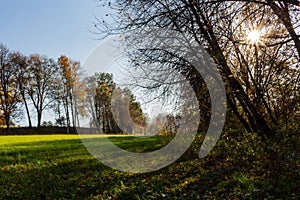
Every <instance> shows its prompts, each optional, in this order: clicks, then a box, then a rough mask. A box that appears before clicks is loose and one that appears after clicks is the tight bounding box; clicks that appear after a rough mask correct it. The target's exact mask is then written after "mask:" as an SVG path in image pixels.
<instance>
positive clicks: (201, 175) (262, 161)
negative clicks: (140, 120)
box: [0, 133, 300, 199]
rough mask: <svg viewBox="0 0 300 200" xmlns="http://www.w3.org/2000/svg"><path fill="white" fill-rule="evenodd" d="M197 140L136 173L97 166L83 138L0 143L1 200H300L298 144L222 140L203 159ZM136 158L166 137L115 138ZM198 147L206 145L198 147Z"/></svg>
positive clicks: (235, 137)
mask: <svg viewBox="0 0 300 200" xmlns="http://www.w3.org/2000/svg"><path fill="white" fill-rule="evenodd" d="M201 137H202V136H199V137H198V138H197V139H198V140H197V141H196V142H195V143H194V144H193V146H192V147H191V148H190V149H189V150H188V151H187V153H186V154H185V155H184V156H182V157H181V158H180V159H179V160H178V161H176V162H175V163H173V164H171V165H170V166H168V167H166V168H164V169H161V170H159V171H156V172H152V173H146V174H132V173H125V172H119V171H116V170H114V169H111V168H109V167H107V166H105V165H103V164H101V163H100V162H99V161H98V160H96V159H94V157H93V156H92V155H90V154H89V153H88V152H87V150H86V149H85V148H84V146H83V144H82V143H81V140H80V138H79V136H78V135H35V136H1V137H0V161H1V162H0V163H1V164H0V167H1V168H0V199H162V198H164V199H263V198H265V199H298V198H300V189H299V187H298V186H299V185H300V152H299V151H300V148H299V147H300V138H299V136H296V135H294V136H290V137H289V138H288V139H283V138H284V137H278V138H276V139H274V140H272V141H264V140H262V139H261V138H259V137H258V136H257V135H256V134H244V135H243V136H241V135H239V134H235V133H224V134H223V136H222V138H221V139H220V140H219V141H218V143H217V146H216V147H215V148H214V149H213V151H212V152H211V153H210V154H209V155H208V156H207V157H205V158H204V159H199V158H197V151H198V150H199V145H200V144H201ZM110 138H111V140H112V141H113V142H115V143H116V144H118V145H119V146H121V147H122V148H124V149H127V150H130V151H137V152H141V151H151V150H153V149H157V148H159V147H160V146H162V145H163V144H164V143H166V141H167V139H165V138H163V137H154V138H145V139H137V138H131V137H126V136H111V137H110ZM199 141H200V144H199Z"/></svg>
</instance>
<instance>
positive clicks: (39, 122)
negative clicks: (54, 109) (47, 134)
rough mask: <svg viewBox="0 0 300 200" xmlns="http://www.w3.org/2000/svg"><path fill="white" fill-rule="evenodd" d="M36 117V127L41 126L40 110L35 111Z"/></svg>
mask: <svg viewBox="0 0 300 200" xmlns="http://www.w3.org/2000/svg"><path fill="white" fill-rule="evenodd" d="M37 118H38V124H37V126H38V127H41V122H42V112H41V111H40V110H38V111H37Z"/></svg>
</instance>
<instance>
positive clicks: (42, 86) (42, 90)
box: [28, 55, 58, 127]
mask: <svg viewBox="0 0 300 200" xmlns="http://www.w3.org/2000/svg"><path fill="white" fill-rule="evenodd" d="M29 70H30V75H29V84H30V88H29V91H28V95H29V97H30V99H31V101H32V103H33V106H34V108H35V110H36V112H37V126H38V127H40V126H41V120H42V114H43V111H44V110H45V109H47V108H49V106H50V104H51V103H52V99H53V92H54V89H55V87H54V84H55V83H54V80H55V79H54V77H55V76H56V72H57V71H58V67H57V64H56V62H55V61H54V60H53V59H49V58H47V57H44V56H40V55H30V57H29Z"/></svg>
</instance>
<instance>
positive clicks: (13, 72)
mask: <svg viewBox="0 0 300 200" xmlns="http://www.w3.org/2000/svg"><path fill="white" fill-rule="evenodd" d="M16 55H17V54H14V53H10V52H9V50H8V48H7V47H5V46H4V45H3V44H0V111H1V117H3V118H4V121H5V124H6V128H7V130H8V129H9V127H10V124H11V123H12V117H16V116H17V115H18V114H20V113H19V112H18V104H19V103H20V102H21V99H20V91H19V88H18V80H17V77H18V68H17V65H15V63H16V62H15V59H16Z"/></svg>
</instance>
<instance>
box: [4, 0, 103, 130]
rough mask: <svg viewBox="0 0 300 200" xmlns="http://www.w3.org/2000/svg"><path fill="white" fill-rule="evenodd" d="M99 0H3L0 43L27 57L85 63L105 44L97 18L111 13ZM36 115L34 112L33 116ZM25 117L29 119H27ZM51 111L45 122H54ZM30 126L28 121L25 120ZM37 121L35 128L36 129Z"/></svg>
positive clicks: (22, 121) (25, 123) (48, 112)
mask: <svg viewBox="0 0 300 200" xmlns="http://www.w3.org/2000/svg"><path fill="white" fill-rule="evenodd" d="M98 2H99V1H97V0H2V1H1V4H0V5H1V12H0V43H3V44H5V45H6V46H7V47H8V48H9V49H10V50H17V51H20V52H22V53H23V54H25V55H30V54H33V53H38V54H41V55H46V56H48V57H51V58H54V59H55V60H56V59H57V58H58V57H59V56H60V55H62V54H64V55H67V56H68V57H70V58H72V59H73V60H77V61H80V62H83V61H84V60H85V59H86V57H88V55H89V53H90V52H91V51H92V50H94V49H95V47H97V46H98V44H99V43H101V41H100V40H97V38H99V36H97V35H95V34H93V33H91V32H90V30H93V31H95V28H94V26H93V23H92V22H93V21H95V18H94V17H95V16H97V17H98V18H102V17H103V18H105V17H106V16H105V14H106V13H107V12H108V10H107V9H105V8H103V7H99V3H98ZM32 114H34V112H32ZM24 117H25V115H24ZM54 117H55V116H54V115H53V113H52V112H50V111H45V112H44V113H43V119H42V120H43V121H49V120H51V121H54ZM19 123H21V125H27V120H25V121H24V120H21V122H19ZM35 123H36V122H35V118H33V124H34V125H35Z"/></svg>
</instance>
